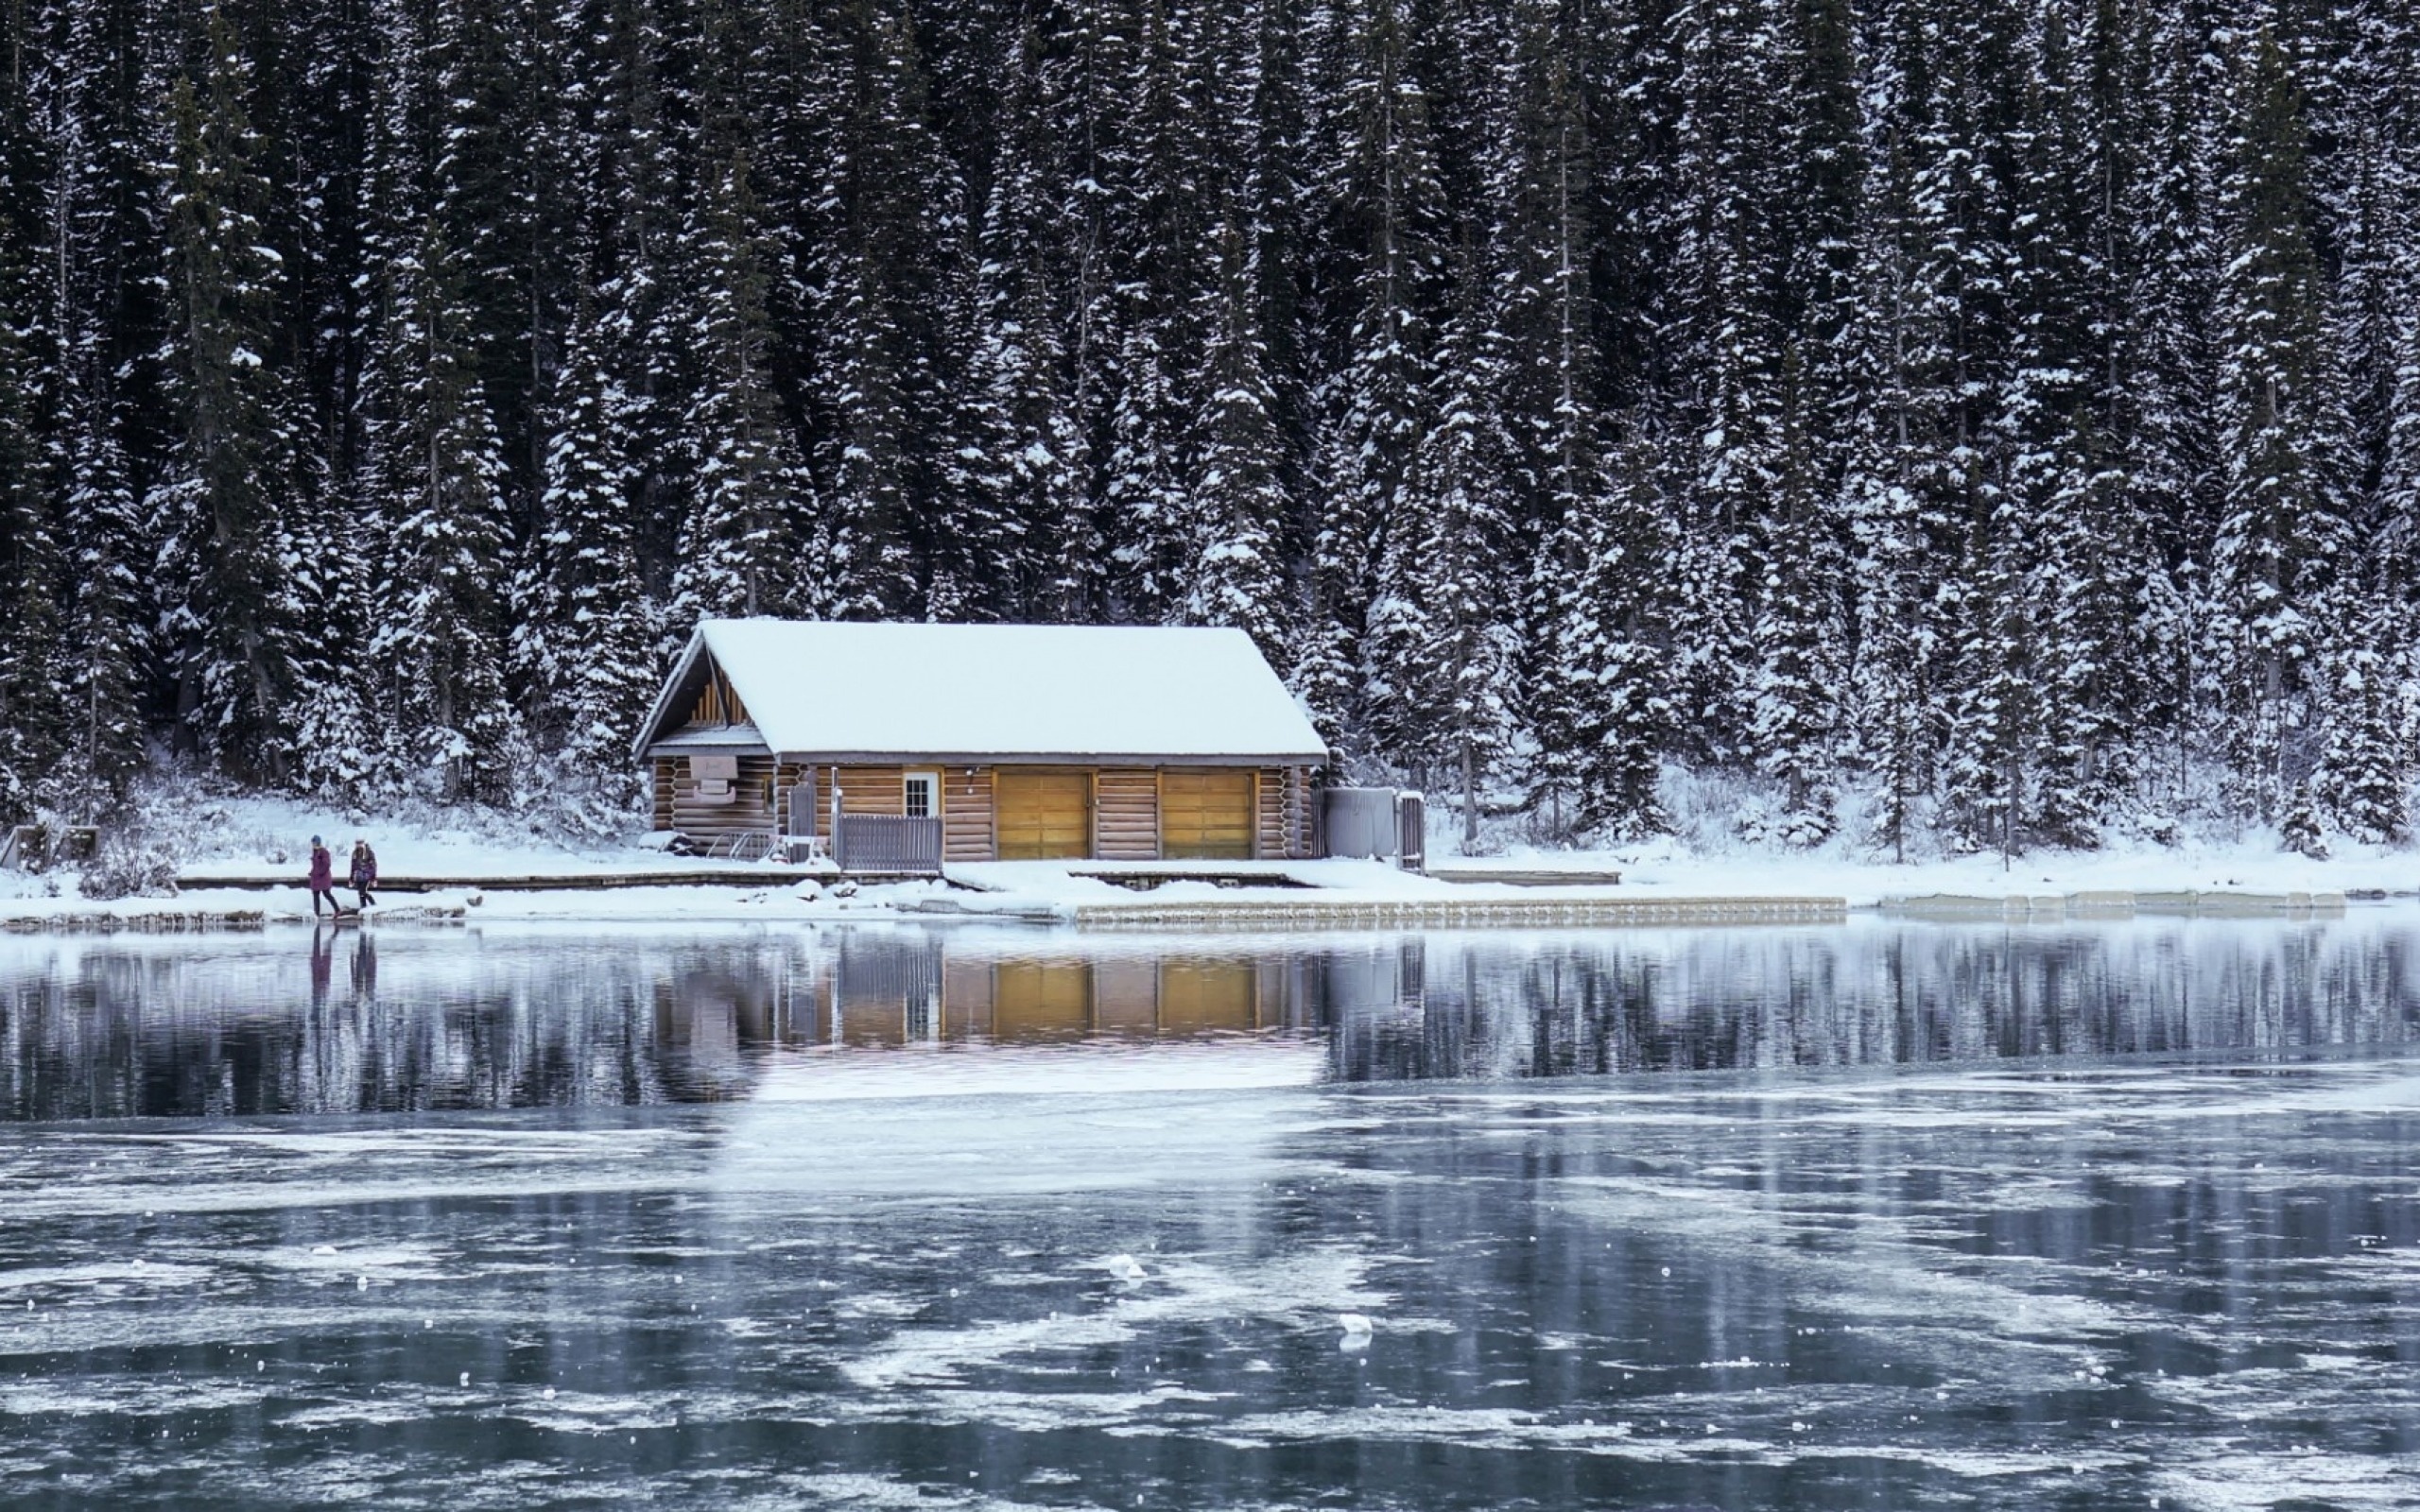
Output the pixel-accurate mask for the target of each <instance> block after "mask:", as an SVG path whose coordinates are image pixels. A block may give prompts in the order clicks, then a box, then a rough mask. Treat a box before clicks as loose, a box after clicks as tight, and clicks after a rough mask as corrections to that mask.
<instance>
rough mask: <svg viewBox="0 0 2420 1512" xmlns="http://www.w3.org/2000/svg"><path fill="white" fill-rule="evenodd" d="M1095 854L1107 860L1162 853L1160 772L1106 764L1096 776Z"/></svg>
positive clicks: (1153, 857)
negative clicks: (1107, 765)
mask: <svg viewBox="0 0 2420 1512" xmlns="http://www.w3.org/2000/svg"><path fill="white" fill-rule="evenodd" d="M1093 854H1095V855H1097V856H1098V857H1100V858H1101V859H1102V860H1104V861H1156V860H1158V859H1159V857H1160V774H1159V773H1158V772H1156V771H1153V770H1152V769H1151V768H1150V767H1148V766H1138V767H1111V768H1104V769H1103V770H1101V771H1100V772H1098V773H1097V774H1095V776H1094V779H1093Z"/></svg>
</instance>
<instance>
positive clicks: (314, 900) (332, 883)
mask: <svg viewBox="0 0 2420 1512" xmlns="http://www.w3.org/2000/svg"><path fill="white" fill-rule="evenodd" d="M323 898H324V899H326V900H327V903H328V912H330V913H332V914H334V915H336V917H337V918H338V919H342V918H343V917H344V904H342V903H340V902H337V858H336V856H335V855H334V854H332V853H331V852H330V851H329V850H328V848H327V847H326V846H325V845H323V844H321V843H320V837H319V836H318V835H316V834H315V835H313V836H311V917H312V918H314V919H317V918H319V917H320V900H321V899H323Z"/></svg>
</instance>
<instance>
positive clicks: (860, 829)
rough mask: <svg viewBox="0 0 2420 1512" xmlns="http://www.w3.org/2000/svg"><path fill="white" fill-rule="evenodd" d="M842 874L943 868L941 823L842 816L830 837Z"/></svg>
mask: <svg viewBox="0 0 2420 1512" xmlns="http://www.w3.org/2000/svg"><path fill="white" fill-rule="evenodd" d="M832 840H833V859H834V860H836V861H838V862H839V863H840V869H841V870H843V871H930V872H938V871H940V870H941V869H942V821H941V820H939V819H903V818H899V817H896V816H892V815H888V814H843V815H841V816H840V821H839V828H838V831H837V832H835V833H834V834H833V836H832Z"/></svg>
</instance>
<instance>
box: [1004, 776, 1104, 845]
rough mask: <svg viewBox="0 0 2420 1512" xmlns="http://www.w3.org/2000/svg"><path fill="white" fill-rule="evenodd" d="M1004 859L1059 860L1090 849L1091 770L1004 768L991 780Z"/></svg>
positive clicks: (1091, 813)
mask: <svg viewBox="0 0 2420 1512" xmlns="http://www.w3.org/2000/svg"><path fill="white" fill-rule="evenodd" d="M992 791H993V804H994V808H993V813H994V823H996V824H997V825H998V826H999V831H998V833H999V842H1000V845H999V853H1000V859H1001V860H1003V861H1058V860H1065V859H1070V858H1077V857H1082V856H1088V855H1091V854H1092V853H1093V778H1092V773H1090V772H1020V771H1014V770H1008V769H1003V770H1002V771H1001V772H1000V773H999V775H998V776H997V777H996V778H994V782H993V790H992Z"/></svg>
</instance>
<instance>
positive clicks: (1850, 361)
mask: <svg viewBox="0 0 2420 1512" xmlns="http://www.w3.org/2000/svg"><path fill="white" fill-rule="evenodd" d="M0 15H5V26H6V28H7V29H6V43H5V45H6V49H7V53H6V57H5V58H0V818H15V817H22V816H27V815H33V814H78V813H83V814H89V813H93V812H101V811H106V810H107V809H108V807H109V805H110V804H111V803H112V800H113V799H114V798H115V796H117V795H122V794H123V793H125V792H126V791H127V789H128V786H129V784H130V782H133V781H134V780H135V779H136V777H137V776H138V775H139V774H141V773H142V772H144V771H145V770H146V769H147V768H149V767H151V766H152V765H154V764H157V763H160V762H163V761H175V762H183V763H188V764H192V765H194V766H196V767H199V768H201V769H205V770H210V771H215V772H217V773H219V774H222V775H223V776H224V777H226V778H228V779H231V780H233V781H236V782H243V783H247V784H252V785H256V786H258V787H261V788H264V789H271V790H283V791H287V792H292V793H296V794H302V795H316V796H320V797H327V798H333V799H338V800H340V801H345V802H354V803H374V802H380V801H389V800H399V799H404V798H407V797H408V798H411V799H414V800H425V801H429V802H439V803H462V804H477V805H490V806H496V807H505V808H510V807H511V806H514V805H519V804H527V803H530V802H532V801H534V800H536V797H537V796H538V795H540V794H544V793H562V792H579V793H582V794H587V795H591V796H592V797H593V798H595V799H596V801H599V802H603V803H607V804H609V805H610V804H614V803H622V804H631V803H632V800H633V798H634V794H635V790H636V786H637V783H638V772H637V769H636V766H635V764H634V763H633V761H632V760H631V750H630V746H631V739H632V731H633V729H634V727H635V725H636V723H637V721H638V719H639V716H640V715H641V714H642V713H644V712H645V709H646V706H647V703H648V700H649V698H650V697H651V696H652V695H653V693H654V690H655V687H656V684H657V679H658V678H659V677H660V676H661V674H662V672H663V669H664V667H665V666H666V662H667V661H668V658H669V657H670V655H671V653H672V652H673V651H674V650H675V649H677V648H678V646H679V645H680V644H682V643H683V640H684V639H685V638H686V636H687V633H688V631H689V628H690V627H691V626H693V625H694V624H695V623H696V622H697V621H698V620H700V618H702V617H712V616H728V615H740V614H779V615H792V616H808V617H825V618H860V619H873V618H908V619H933V620H946V621H993V620H1002V621H1026V620H1032V621H1054V622H1057V621H1064V622H1084V623H1141V624H1152V623H1168V624H1211V625H1226V626H1236V627H1242V628H1244V629H1246V630H1248V631H1249V632H1250V633H1251V634H1252V635H1253V637H1254V638H1255V639H1256V640H1257V641H1258V642H1259V644H1261V645H1262V647H1263V648H1264V649H1265V650H1266V651H1267V653H1268V654H1269V656H1270V659H1271V662H1272V663H1273V664H1274V665H1275V666H1276V667H1277V668H1278V669H1279V671H1280V672H1281V673H1282V674H1283V675H1284V676H1285V677H1286V678H1287V679H1288V681H1289V683H1290V684H1291V686H1292V687H1293V688H1294V689H1295V690H1296V691H1297V693H1298V694H1299V696H1301V698H1302V699H1303V700H1304V701H1305V704H1306V705H1307V707H1308V708H1309V709H1310V710H1311V711H1312V712H1313V713H1314V716H1315V718H1316V719H1317V720H1318V721H1319V722H1320V724H1321V726H1322V730H1323V731H1324V732H1325V733H1326V735H1327V736H1328V738H1329V740H1330V741H1331V742H1332V744H1333V746H1334V747H1335V748H1336V750H1337V751H1338V752H1339V754H1340V770H1342V771H1344V772H1347V773H1350V774H1352V775H1354V776H1355V777H1357V778H1358V779H1362V780H1370V781H1392V782H1409V783H1413V784H1417V785H1421V786H1424V787H1426V788H1428V789H1429V790H1430V791H1431V792H1432V793H1433V794H1435V795H1437V798H1436V799H1435V800H1436V801H1438V802H1439V803H1440V804H1441V806H1443V807H1446V808H1448V809H1451V808H1455V807H1462V808H1467V809H1469V810H1471V811H1473V815H1474V817H1475V816H1476V814H1477V812H1478V811H1480V810H1484V811H1485V812H1487V813H1488V814H1489V815H1491V816H1494V817H1495V819H1497V820H1501V821H1504V822H1516V821H1517V822H1520V823H1524V824H1527V825H1528V826H1529V827H1530V831H1529V833H1533V834H1536V835H1539V836H1542V837H1553V838H1559V839H1570V840H1581V841H1600V842H1612V841H1618V840H1623V839H1629V838H1634V837H1638V836H1642V835H1647V834H1651V833H1656V832H1658V831H1659V830H1662V829H1664V828H1666V827H1667V826H1668V825H1670V824H1671V823H1672V822H1673V821H1672V815H1671V806H1672V805H1671V794H1672V793H1673V791H1674V790H1675V788H1676V785H1679V784H1687V783H1703V782H1719V783H1721V784H1724V791H1726V792H1728V793H1731V794H1734V795H1735V796H1736V808H1737V824H1738V826H1739V828H1740V830H1741V833H1744V834H1746V835H1748V837H1749V838H1750V839H1752V840H1756V841H1760V842H1769V843H1771V844H1772V845H1774V846H1789V847H1806V846H1817V845H1823V844H1825V843H1833V842H1837V843H1843V844H1845V843H1849V842H1850V841H1851V840H1854V841H1855V843H1856V844H1857V845H1858V846H1859V847H1861V848H1863V850H1864V851H1865V852H1866V853H1869V854H1874V855H1878V856H1881V857H1883V858H1886V859H1887V858H1889V857H1891V856H1893V855H1896V854H1904V853H1906V852H1907V851H1909V850H1910V849H1911V848H1921V849H1924V850H1927V851H1935V852H1937V851H1943V850H1947V851H1961V850H1997V851H2025V850H2027V849H2029V848H2040V847H2064V846H2072V847H2093V846H2110V845H2116V844H2120V843H2131V842H2135V841H2144V842H2158V841H2160V840H2163V839H2167V838H2170V837H2172V836H2173V835H2174V834H2175V833H2178V827H2179V826H2180V825H2186V824H2195V823H2204V822H2210V821H2215V820H2225V821H2228V822H2234V823H2238V824H2242V825H2269V826H2273V827H2274V828H2275V829H2276V830H2277V832H2278V833H2280V834H2281V835H2283V836H2284V837H2285V838H2286V840H2287V843H2290V844H2297V843H2298V844H2305V845H2310V846H2316V845H2319V844H2323V843H2325V840H2324V837H2325V836H2328V835H2342V836H2346V837H2351V838H2354V839H2358V840H2360V841H2364V842H2393V841H2398V840H2402V839H2404V838H2405V837H2406V834H2407V832H2408V830H2409V829H2410V828H2411V789H2412V785H2413V781H2414V778H2415V775H2420V773H2416V772H2415V768H2420V761H2416V760H2415V739H2420V667H2415V660H2420V645H2415V630H2420V9H2415V8H2414V7H2413V5H2412V4H2411V0H2328V3H2325V4H2322V3H2317V0H240V3H238V0H226V3H223V4H212V3H207V0H0ZM627 812H630V813H631V814H633V815H635V813H636V810H635V807H631V808H629V809H628V810H627Z"/></svg>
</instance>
